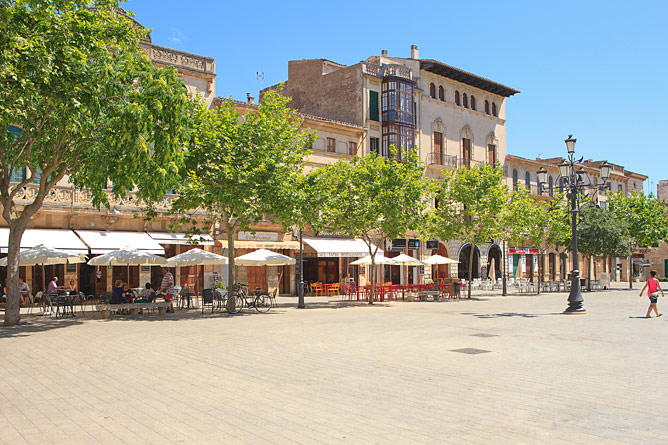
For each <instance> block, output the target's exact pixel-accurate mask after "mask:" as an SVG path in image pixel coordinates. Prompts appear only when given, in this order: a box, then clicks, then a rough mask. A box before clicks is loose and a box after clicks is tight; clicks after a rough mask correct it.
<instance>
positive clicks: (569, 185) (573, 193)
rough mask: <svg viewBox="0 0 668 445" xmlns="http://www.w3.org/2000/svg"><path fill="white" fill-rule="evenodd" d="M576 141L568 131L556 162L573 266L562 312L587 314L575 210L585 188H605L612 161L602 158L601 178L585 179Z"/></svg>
mask: <svg viewBox="0 0 668 445" xmlns="http://www.w3.org/2000/svg"><path fill="white" fill-rule="evenodd" d="M575 141H576V139H575V138H573V135H572V134H569V135H568V139H566V140H565V141H564V142H566V151H567V152H568V159H567V160H564V161H563V162H562V163H561V164H559V176H560V180H561V184H562V185H563V187H565V188H566V190H567V197H568V200H569V202H570V205H571V209H570V211H571V245H572V248H571V250H572V251H573V269H572V270H571V273H570V280H571V291H570V294H569V295H568V307H567V308H566V310H564V314H586V313H587V311H586V309H585V308H584V307H582V304H583V303H584V298H582V293H581V292H580V271H579V270H578V267H579V266H578V239H577V233H578V232H577V224H578V213H579V212H580V195H581V194H583V193H584V191H585V190H587V189H596V190H601V189H604V188H605V187H606V185H607V182H608V178H609V177H610V169H611V165H610V164H608V163H607V162H604V163H603V164H602V165H601V167H600V171H601V178H602V179H603V182H597V181H596V180H595V182H593V183H591V182H590V183H586V182H585V180H586V178H587V175H586V173H585V171H584V169H583V168H582V166H580V167H579V168H577V170H576V167H577V165H576V164H578V163H580V162H582V158H580V159H578V160H576V159H575ZM538 181H539V183H541V184H545V183H546V182H547V170H545V168H544V167H541V168H540V170H538Z"/></svg>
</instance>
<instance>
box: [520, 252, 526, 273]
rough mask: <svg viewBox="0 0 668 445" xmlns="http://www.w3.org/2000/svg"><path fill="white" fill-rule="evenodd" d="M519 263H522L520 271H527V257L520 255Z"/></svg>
mask: <svg viewBox="0 0 668 445" xmlns="http://www.w3.org/2000/svg"><path fill="white" fill-rule="evenodd" d="M521 258H522V259H521V264H522V273H526V271H527V257H526V256H524V255H522V257H521Z"/></svg>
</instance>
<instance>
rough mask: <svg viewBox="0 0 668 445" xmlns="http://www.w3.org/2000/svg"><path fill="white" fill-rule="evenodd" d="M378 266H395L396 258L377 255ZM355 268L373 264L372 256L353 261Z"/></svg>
mask: <svg viewBox="0 0 668 445" xmlns="http://www.w3.org/2000/svg"><path fill="white" fill-rule="evenodd" d="M374 262H375V263H376V264H395V261H394V258H387V257H386V256H383V255H380V254H376V256H375V261H374ZM350 264H351V265H353V266H363V265H366V264H371V255H367V256H365V257H364V258H360V259H359V260H356V261H353V262H352V263H350Z"/></svg>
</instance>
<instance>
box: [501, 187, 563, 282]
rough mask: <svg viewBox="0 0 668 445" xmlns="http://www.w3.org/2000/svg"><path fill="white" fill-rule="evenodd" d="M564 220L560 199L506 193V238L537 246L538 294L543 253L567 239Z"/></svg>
mask: <svg viewBox="0 0 668 445" xmlns="http://www.w3.org/2000/svg"><path fill="white" fill-rule="evenodd" d="M568 217H569V212H568V209H567V202H566V200H564V199H563V197H555V198H554V199H552V200H549V201H542V200H537V199H536V198H535V197H532V196H531V195H529V192H528V191H527V190H526V189H523V188H520V189H518V190H514V191H512V192H511V193H510V199H509V200H508V203H507V206H506V209H505V212H504V219H505V225H506V231H505V234H506V239H507V240H509V241H510V242H512V243H515V244H525V245H530V246H536V247H538V249H539V252H540V261H539V262H538V287H537V289H538V293H540V284H541V281H542V277H543V274H544V271H543V258H544V255H545V251H546V250H547V249H548V248H549V247H550V246H555V247H558V246H562V245H563V244H564V242H565V240H567V239H568V238H569V237H570V226H569V224H568Z"/></svg>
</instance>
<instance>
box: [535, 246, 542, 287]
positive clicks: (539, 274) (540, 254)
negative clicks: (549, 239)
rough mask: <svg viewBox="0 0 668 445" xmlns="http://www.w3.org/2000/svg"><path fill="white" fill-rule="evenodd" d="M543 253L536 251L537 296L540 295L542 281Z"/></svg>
mask: <svg viewBox="0 0 668 445" xmlns="http://www.w3.org/2000/svg"><path fill="white" fill-rule="evenodd" d="M543 255H544V254H543V253H542V252H541V251H540V250H539V251H538V258H537V259H538V283H537V285H536V291H538V295H540V283H541V281H542V279H543Z"/></svg>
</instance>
